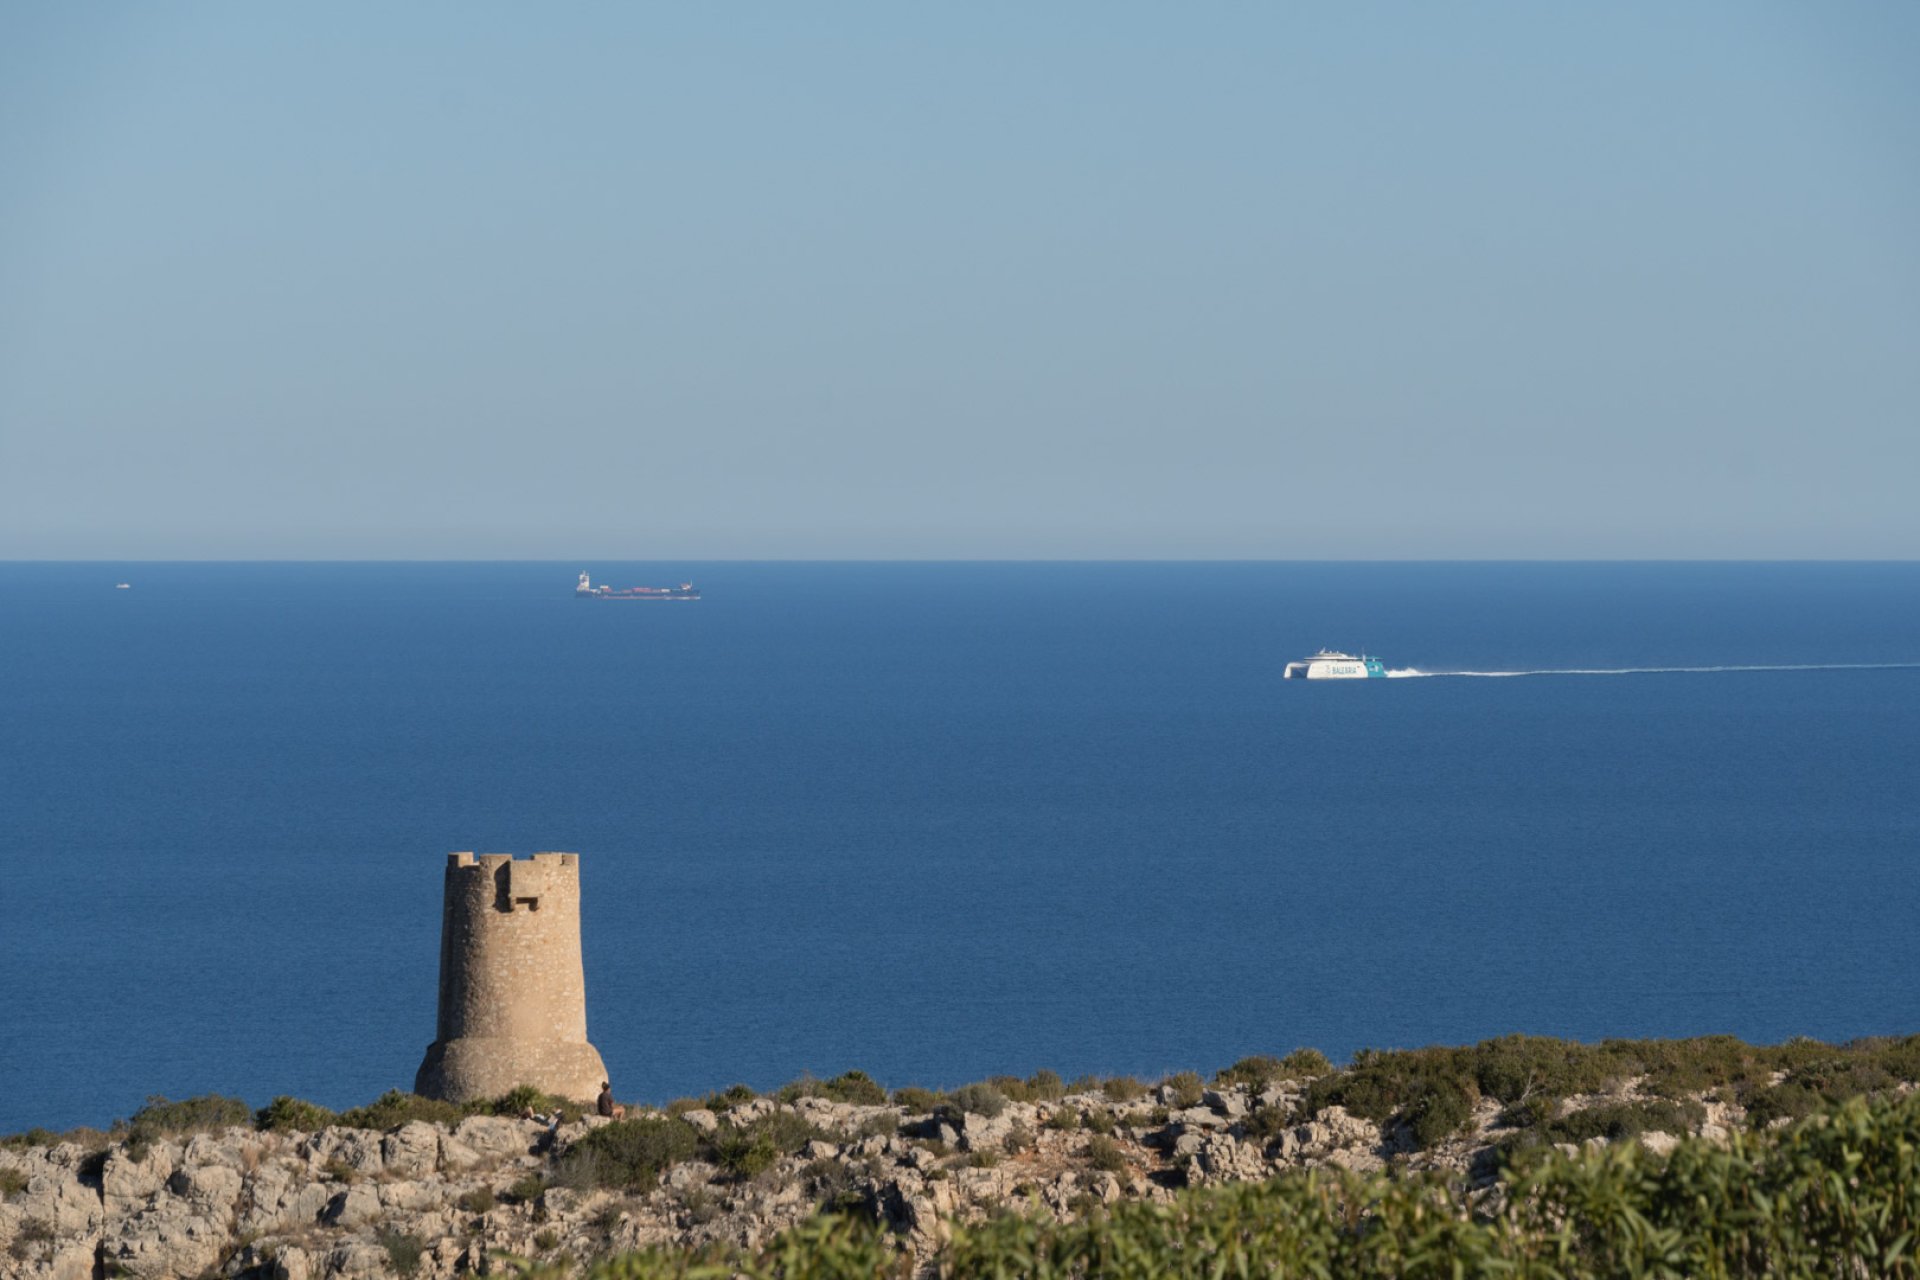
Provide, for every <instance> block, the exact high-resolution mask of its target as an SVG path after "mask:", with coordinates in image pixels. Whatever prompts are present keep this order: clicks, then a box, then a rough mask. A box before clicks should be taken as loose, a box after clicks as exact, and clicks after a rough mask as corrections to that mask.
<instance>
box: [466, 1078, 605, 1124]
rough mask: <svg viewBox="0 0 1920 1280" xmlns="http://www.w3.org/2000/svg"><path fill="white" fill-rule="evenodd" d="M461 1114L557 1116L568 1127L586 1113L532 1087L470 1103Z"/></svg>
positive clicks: (514, 1088) (526, 1086) (582, 1108)
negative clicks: (530, 1113)
mask: <svg viewBox="0 0 1920 1280" xmlns="http://www.w3.org/2000/svg"><path fill="white" fill-rule="evenodd" d="M462 1110H463V1111H464V1112H465V1113H466V1114H468V1115H481V1116H518V1115H524V1114H525V1113H526V1112H528V1111H531V1112H533V1113H534V1114H536V1115H543V1116H551V1115H556V1114H557V1115H558V1116H559V1117H560V1118H561V1119H562V1120H564V1121H566V1122H568V1123H569V1124H571V1123H572V1122H573V1121H575V1120H578V1119H579V1118H580V1117H581V1116H582V1115H584V1114H585V1111H586V1109H585V1108H584V1107H582V1106H581V1105H580V1104H579V1103H577V1102H574V1101H572V1100H571V1099H568V1098H562V1097H558V1096H556V1095H554V1094H551V1093H543V1092H542V1091H541V1090H539V1089H536V1088H535V1087H534V1086H532V1085H530V1084H520V1085H515V1086H514V1087H513V1088H511V1089H509V1090H507V1091H506V1092H505V1093H503V1094H501V1095H500V1096H499V1097H497V1098H488V1099H486V1100H484V1101H481V1102H469V1103H468V1104H467V1105H466V1106H465V1107H463V1108H462ZM443 1123H447V1122H443Z"/></svg>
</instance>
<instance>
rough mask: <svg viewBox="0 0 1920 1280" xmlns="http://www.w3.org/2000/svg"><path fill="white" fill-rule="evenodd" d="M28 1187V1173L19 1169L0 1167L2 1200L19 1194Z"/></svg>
mask: <svg viewBox="0 0 1920 1280" xmlns="http://www.w3.org/2000/svg"><path fill="white" fill-rule="evenodd" d="M26 1189H27V1175H26V1174H24V1173H22V1172H20V1171H19V1170H18V1169H0V1200H5V1199H6V1198H7V1197H8V1196H17V1195H19V1194H20V1193H21V1192H23V1191H25V1190H26Z"/></svg>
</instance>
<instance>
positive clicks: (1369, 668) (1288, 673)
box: [1281, 658, 1387, 680]
mask: <svg viewBox="0 0 1920 1280" xmlns="http://www.w3.org/2000/svg"><path fill="white" fill-rule="evenodd" d="M1281 674H1282V675H1283V677H1284V678H1285V679H1288V680H1302V679H1304V680H1381V679H1385V678H1386V674H1387V665H1386V663H1384V662H1382V661H1380V659H1378V658H1309V659H1307V660H1306V661H1304V662H1289V663H1288V664H1287V669H1286V670H1285V671H1284V672H1282V673H1281Z"/></svg>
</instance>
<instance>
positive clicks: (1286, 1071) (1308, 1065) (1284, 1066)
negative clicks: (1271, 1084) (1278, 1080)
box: [1280, 1049, 1333, 1080]
mask: <svg viewBox="0 0 1920 1280" xmlns="http://www.w3.org/2000/svg"><path fill="white" fill-rule="evenodd" d="M1331 1070H1333V1064H1332V1063H1331V1062H1328V1061H1327V1055H1326V1054H1324V1053H1322V1052H1320V1051H1319V1050H1318V1049H1295V1050H1294V1051H1293V1052H1292V1053H1290V1054H1288V1055H1287V1056H1286V1057H1284V1058H1282V1059H1280V1074H1281V1075H1282V1076H1285V1077H1290V1078H1292V1079H1296V1080H1299V1079H1304V1078H1306V1077H1309V1076H1323V1075H1325V1074H1327V1072H1329V1071H1331Z"/></svg>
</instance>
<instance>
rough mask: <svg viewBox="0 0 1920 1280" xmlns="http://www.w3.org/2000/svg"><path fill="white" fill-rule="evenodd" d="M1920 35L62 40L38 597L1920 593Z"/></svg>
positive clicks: (16, 544)
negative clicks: (998, 561)
mask: <svg viewBox="0 0 1920 1280" xmlns="http://www.w3.org/2000/svg"><path fill="white" fill-rule="evenodd" d="M1917 68H1920V5H1916V4H1912V3H1904V2H1903V3H1887V4H1855V3H1846V2H1841V3H1820V4H1791V5H1789V4H1776V3H1768V2H1766V0H1743V2H1740V3H1714V2H1712V0H1701V2H1699V3H1689V4H1677V5H1676V4H1669V3H1658V4H1652V3H1649V4H1633V3H1625V4H1593V5H1578V6H1576V5H1558V4H1541V3H1535V2H1532V0H1527V2H1522V3H1510V4H1509V3H1486V4H1474V3H1463V4H1446V5H1434V4H1412V3H1409V4H1402V5H1386V4H1369V3H1356V4H1325V3H1322V4H1298V5H1289V4H1267V3H1247V4H1192V5H1189V4H1179V5H1176V4H1156V5H1134V4H1125V3H1114V2H1112V0H1103V2H1101V3H1089V4H1067V3H1060V4H1045V5H1034V4H1024V3H1022V4H1012V3H1004V4H1002V3H969V4H956V5H942V6H934V5H917V4H896V3H884V4H881V3H876V4H872V5H840V4H828V3H822V4H806V5H799V4H787V3H780V4H764V5H754V4H692V3H689V4H684V5H677V6H665V5H638V4H635V5H629V4H606V5H592V4H579V5H566V6H529V5H517V4H499V5H490V4H485V5H483V4H468V3H461V4H445V5H429V4H405V5H390V4H380V5H374V4H365V5H355V4H329V5H316V6H287V5H250V4H233V5H224V6H213V5H195V4H179V5H132V4H126V5H114V4H58V3H46V4H29V3H21V4H12V5H7V6H6V7H4V8H3V9H0V557H4V558H63V557H76V558H119V557H152V558H250V557H263V558H277V557H298V558H381V557H408V558H519V557H529V558H563V559H571V558H576V557H589V556H590V557H596V558H602V559H606V558H622V559H694V558H724V557H750V558H790V557H792V558H798V557H831V558H842V557H844V558H869V557H1063V558H1073V557H1102V558H1105V557H1117V558H1127V557H1208V558H1211V557H1346V556H1355V557H1394V558H1399V557H1406V558H1425V557H1500V558H1505V557H1542V556H1544V557H1557V556H1567V557H1643V556H1650V557H1696V556H1697V557H1798V556H1807V557H1856V556H1858V557H1915V556H1920V514H1916V512H1917V511H1920V483H1917V482H1920V70H1917Z"/></svg>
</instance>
